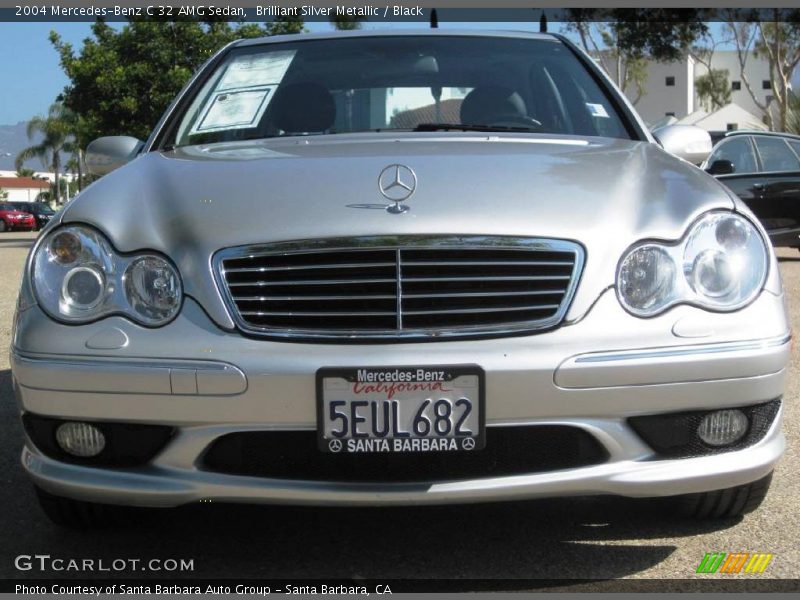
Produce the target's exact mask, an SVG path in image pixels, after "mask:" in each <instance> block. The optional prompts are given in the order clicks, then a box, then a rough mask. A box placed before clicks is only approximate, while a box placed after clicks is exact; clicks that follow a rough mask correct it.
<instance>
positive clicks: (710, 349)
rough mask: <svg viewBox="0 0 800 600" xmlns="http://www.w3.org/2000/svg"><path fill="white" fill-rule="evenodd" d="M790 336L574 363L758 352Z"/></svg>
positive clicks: (634, 352) (581, 359)
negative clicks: (748, 351)
mask: <svg viewBox="0 0 800 600" xmlns="http://www.w3.org/2000/svg"><path fill="white" fill-rule="evenodd" d="M791 339H792V336H791V334H786V335H783V336H778V337H774V338H767V339H763V340H749V341H743V342H723V343H718V344H699V345H694V346H676V347H674V348H653V349H652V350H629V351H625V352H615V353H612V352H599V353H596V354H586V355H583V356H579V357H577V358H576V359H575V362H576V363H598V362H617V361H621V360H638V359H647V358H672V357H675V356H693V355H697V354H718V353H720V352H738V351H742V350H760V349H763V348H774V347H777V346H783V345H784V344H788V343H789V342H790V341H791Z"/></svg>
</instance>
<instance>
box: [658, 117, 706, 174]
mask: <svg viewBox="0 0 800 600" xmlns="http://www.w3.org/2000/svg"><path fill="white" fill-rule="evenodd" d="M653 135H654V136H655V137H656V139H657V140H658V143H659V144H661V146H662V147H663V148H664V150H666V151H667V152H669V153H670V154H674V155H675V156H677V157H678V158H682V159H683V160H685V161H688V162H690V163H692V164H694V165H699V164H700V163H702V162H703V161H704V160H705V159H706V158H708V155H709V154H711V148H712V144H711V136H710V135H709V133H708V132H707V131H706V130H705V129H700V128H699V127H695V126H694V125H667V126H666V127H662V128H660V129H657V130H655V131H653Z"/></svg>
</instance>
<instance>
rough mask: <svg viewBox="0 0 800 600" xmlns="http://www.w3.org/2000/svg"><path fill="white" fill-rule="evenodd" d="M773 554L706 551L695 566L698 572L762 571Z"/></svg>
mask: <svg viewBox="0 0 800 600" xmlns="http://www.w3.org/2000/svg"><path fill="white" fill-rule="evenodd" d="M773 556H775V555H774V554H767V553H764V552H754V553H750V552H734V553H731V554H728V553H726V552H707V553H706V555H705V556H704V557H703V560H701V561H700V564H699V565H698V566H697V572H698V573H727V574H734V573H763V572H764V571H765V570H766V568H767V565H769V563H770V561H771V560H772V557H773Z"/></svg>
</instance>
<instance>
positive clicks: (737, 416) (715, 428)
mask: <svg viewBox="0 0 800 600" xmlns="http://www.w3.org/2000/svg"><path fill="white" fill-rule="evenodd" d="M745 433H747V417H746V416H745V414H744V413H743V412H742V411H740V410H718V411H715V412H713V413H709V414H707V415H706V416H705V417H703V420H702V421H700V426H699V427H698V428H697V435H698V436H700V439H701V440H703V441H704V442H705V443H706V444H708V445H709V446H727V445H728V444H733V443H734V442H736V441H737V440H740V439H741V438H742V437H743V436H744V434H745Z"/></svg>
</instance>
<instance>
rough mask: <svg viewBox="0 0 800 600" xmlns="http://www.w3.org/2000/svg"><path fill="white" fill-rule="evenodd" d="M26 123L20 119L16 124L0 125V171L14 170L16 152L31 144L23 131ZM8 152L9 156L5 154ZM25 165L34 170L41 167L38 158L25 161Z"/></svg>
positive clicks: (38, 169)
mask: <svg viewBox="0 0 800 600" xmlns="http://www.w3.org/2000/svg"><path fill="white" fill-rule="evenodd" d="M27 125H28V124H27V123H26V122H25V121H20V122H19V123H17V124H16V125H0V171H14V170H16V167H15V166H14V161H15V160H16V158H17V154H19V153H20V152H21V151H22V150H24V149H25V148H27V147H28V146H30V145H31V144H32V142H31V140H29V139H28V136H27V134H26V133H25V127H26V126H27ZM9 154H10V156H7V155H9ZM25 166H26V167H30V168H31V169H34V170H35V171H41V170H42V169H43V167H42V163H41V161H39V160H38V159H35V160H29V161H27V162H26V163H25Z"/></svg>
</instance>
